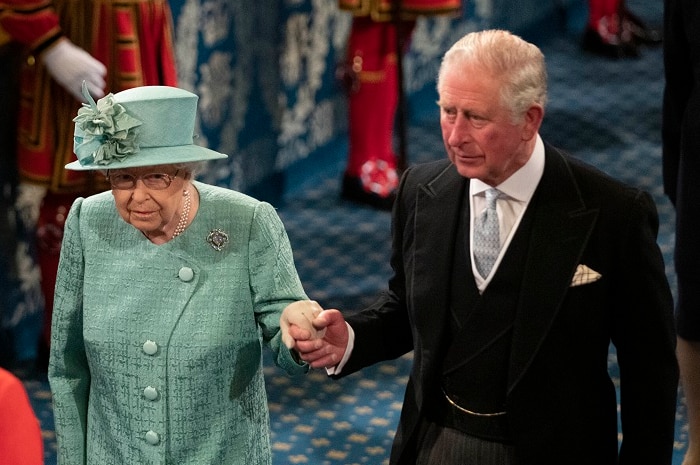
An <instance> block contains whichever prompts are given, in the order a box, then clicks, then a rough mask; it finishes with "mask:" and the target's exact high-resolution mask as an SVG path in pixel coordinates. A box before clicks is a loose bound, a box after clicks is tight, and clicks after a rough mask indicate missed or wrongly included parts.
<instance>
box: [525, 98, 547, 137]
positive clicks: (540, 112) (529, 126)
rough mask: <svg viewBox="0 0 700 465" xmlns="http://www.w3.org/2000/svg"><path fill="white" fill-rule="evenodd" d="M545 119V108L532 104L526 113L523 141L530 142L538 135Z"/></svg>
mask: <svg viewBox="0 0 700 465" xmlns="http://www.w3.org/2000/svg"><path fill="white" fill-rule="evenodd" d="M543 119H544V108H543V107H542V105H540V104H536V103H535V104H532V105H530V108H528V109H527V111H526V112H525V126H524V128H523V140H530V139H532V138H533V137H535V136H536V135H537V133H538V132H539V130H540V126H541V125H542V120H543Z"/></svg>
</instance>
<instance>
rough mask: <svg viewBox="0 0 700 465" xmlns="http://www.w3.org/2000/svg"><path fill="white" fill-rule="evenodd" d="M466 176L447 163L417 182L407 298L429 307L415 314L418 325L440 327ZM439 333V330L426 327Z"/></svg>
mask: <svg viewBox="0 0 700 465" xmlns="http://www.w3.org/2000/svg"><path fill="white" fill-rule="evenodd" d="M466 186H467V180H466V179H465V178H463V177H462V176H460V175H459V173H457V170H456V169H455V168H454V166H453V165H452V164H451V163H450V164H448V165H447V167H446V169H445V170H443V171H442V172H441V173H440V174H438V175H437V176H436V177H435V178H434V179H432V180H431V181H430V182H428V183H426V184H423V185H419V186H418V189H417V197H416V218H415V230H414V233H415V250H414V257H413V264H414V267H413V276H412V277H410V279H411V282H412V286H411V291H410V292H411V293H412V294H413V295H412V298H411V299H410V300H411V301H413V302H415V308H419V309H430V310H431V311H427V312H418V313H417V314H416V315H415V318H416V320H417V321H416V323H417V326H418V328H426V329H427V328H432V329H435V328H436V327H437V328H442V327H443V324H444V321H445V318H446V315H447V309H448V308H449V296H450V283H451V279H450V271H451V267H450V264H451V263H452V257H453V256H454V247H455V242H456V241H455V234H456V230H457V225H458V220H459V215H460V209H461V208H469V205H468V204H467V205H464V206H463V205H462V201H461V200H462V198H463V197H464V190H465V188H466ZM427 333H430V334H431V335H437V336H439V335H440V334H439V333H440V331H432V330H431V331H426V334H427Z"/></svg>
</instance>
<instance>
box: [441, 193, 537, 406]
mask: <svg viewBox="0 0 700 465" xmlns="http://www.w3.org/2000/svg"><path fill="white" fill-rule="evenodd" d="M464 201H465V202H468V199H465V200H464ZM533 201H534V199H533ZM531 206H532V205H531ZM532 210H533V208H528V209H527V210H526V212H525V215H524V216H523V219H522V220H521V222H520V225H519V226H518V230H517V231H516V233H515V236H514V237H513V239H512V241H511V243H510V245H509V247H508V250H507V251H506V253H505V255H504V257H503V259H502V260H501V263H500V265H499V267H498V269H497V270H496V272H495V275H494V276H493V278H492V280H491V282H490V283H489V285H488V287H487V288H486V290H485V291H484V293H483V294H482V295H479V291H478V289H477V287H476V283H475V282H474V275H473V273H472V268H471V261H470V253H469V232H468V231H469V229H468V227H469V212H468V211H467V209H466V208H465V209H463V211H464V213H463V214H462V218H460V221H459V226H458V231H457V236H456V241H457V243H456V247H455V248H454V250H455V257H454V260H453V267H452V274H451V275H452V285H451V289H452V290H451V296H450V297H451V298H450V321H449V324H448V325H447V328H446V330H445V335H446V337H447V339H448V343H447V353H446V357H445V360H444V363H443V367H442V373H443V376H442V380H441V382H442V387H443V389H444V391H445V392H446V393H447V394H448V395H449V396H450V398H452V399H453V400H454V401H455V402H457V404H459V405H460V406H462V407H464V408H466V409H469V410H471V411H474V412H478V413H495V412H503V411H505V410H506V408H505V401H506V390H507V386H508V364H509V359H510V348H511V339H512V328H513V321H514V319H515V312H516V309H517V307H518V300H519V298H520V295H521V293H522V291H523V290H522V289H521V288H522V276H523V272H524V267H525V262H526V258H527V253H528V244H529V242H530V234H531V229H532V228H531V225H532V219H531V218H532V213H531V212H532Z"/></svg>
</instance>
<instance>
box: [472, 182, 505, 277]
mask: <svg viewBox="0 0 700 465" xmlns="http://www.w3.org/2000/svg"><path fill="white" fill-rule="evenodd" d="M500 195H501V192H500V191H499V190H498V189H494V188H491V189H489V190H487V191H486V209H485V210H484V211H483V212H482V213H481V215H479V218H477V220H476V223H475V224H474V260H475V261H476V269H477V271H478V272H479V274H480V275H481V276H482V277H484V278H486V277H487V276H488V275H489V273H490V272H491V268H493V264H494V263H496V258H498V253H499V252H500V250H501V239H500V234H499V232H498V213H496V200H498V197H499V196H500Z"/></svg>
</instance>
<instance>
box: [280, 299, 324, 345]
mask: <svg viewBox="0 0 700 465" xmlns="http://www.w3.org/2000/svg"><path fill="white" fill-rule="evenodd" d="M322 311H323V308H321V306H320V305H319V304H318V302H316V301H315V300H299V301H297V302H292V303H291V304H289V305H287V306H286V307H285V309H284V310H283V311H282V316H281V317H280V329H281V330H282V342H284V345H286V346H287V348H289V349H292V348H294V344H295V340H294V338H293V337H292V336H290V335H289V327H290V326H291V325H296V326H299V327H300V328H302V329H305V330H307V331H309V332H310V333H311V339H318V338H321V337H323V335H324V334H325V332H326V330H325V328H324V329H322V330H320V331H319V330H316V328H314V326H313V325H312V324H311V322H312V321H313V320H314V318H316V317H317V316H318V314H319V313H321V312H322Z"/></svg>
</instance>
